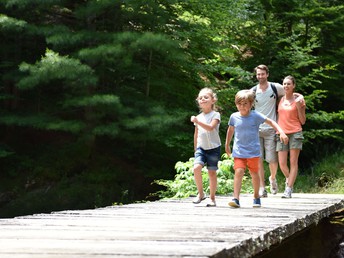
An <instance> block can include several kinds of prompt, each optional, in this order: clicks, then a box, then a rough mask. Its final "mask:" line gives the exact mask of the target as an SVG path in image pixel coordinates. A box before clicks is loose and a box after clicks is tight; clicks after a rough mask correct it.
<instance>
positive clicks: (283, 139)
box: [265, 118, 289, 144]
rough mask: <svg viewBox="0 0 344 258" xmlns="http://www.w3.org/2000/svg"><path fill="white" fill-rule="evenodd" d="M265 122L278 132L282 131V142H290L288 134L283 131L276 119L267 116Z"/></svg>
mask: <svg viewBox="0 0 344 258" xmlns="http://www.w3.org/2000/svg"><path fill="white" fill-rule="evenodd" d="M265 123H266V124H268V125H270V126H272V127H273V128H274V129H275V130H276V131H277V132H279V133H280V140H281V142H283V143H284V144H287V143H288V141H289V139H288V136H287V135H286V134H285V133H284V132H283V130H282V128H281V127H280V126H279V125H278V124H277V123H276V122H275V121H274V120H271V119H270V118H267V119H266V120H265Z"/></svg>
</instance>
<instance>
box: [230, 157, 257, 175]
mask: <svg viewBox="0 0 344 258" xmlns="http://www.w3.org/2000/svg"><path fill="white" fill-rule="evenodd" d="M246 167H247V168H248V170H249V171H251V172H258V169H259V157H255V158H248V159H244V158H234V170H236V169H237V168H243V169H246Z"/></svg>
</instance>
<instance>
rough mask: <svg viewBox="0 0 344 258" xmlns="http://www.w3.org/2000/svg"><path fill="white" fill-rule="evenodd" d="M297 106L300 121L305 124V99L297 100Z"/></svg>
mask: <svg viewBox="0 0 344 258" xmlns="http://www.w3.org/2000/svg"><path fill="white" fill-rule="evenodd" d="M295 103H296V108H297V114H298V116H299V120H300V123H301V124H302V125H304V124H305V123H306V104H305V102H304V100H303V99H302V100H298V99H296V100H295Z"/></svg>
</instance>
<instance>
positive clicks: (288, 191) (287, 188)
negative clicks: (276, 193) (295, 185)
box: [282, 186, 293, 198]
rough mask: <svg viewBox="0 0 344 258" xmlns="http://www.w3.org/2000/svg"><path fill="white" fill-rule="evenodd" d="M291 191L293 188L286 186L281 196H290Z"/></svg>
mask: <svg viewBox="0 0 344 258" xmlns="http://www.w3.org/2000/svg"><path fill="white" fill-rule="evenodd" d="M292 192H293V189H292V188H290V187H289V186H287V187H286V188H285V190H284V193H283V195H282V198H291V193H292Z"/></svg>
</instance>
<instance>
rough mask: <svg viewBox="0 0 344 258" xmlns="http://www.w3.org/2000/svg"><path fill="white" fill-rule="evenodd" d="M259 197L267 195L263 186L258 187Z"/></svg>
mask: <svg viewBox="0 0 344 258" xmlns="http://www.w3.org/2000/svg"><path fill="white" fill-rule="evenodd" d="M259 197H260V198H264V197H268V192H267V191H266V190H265V188H264V187H260V188H259Z"/></svg>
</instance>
